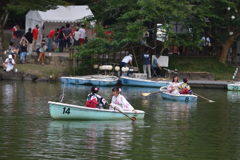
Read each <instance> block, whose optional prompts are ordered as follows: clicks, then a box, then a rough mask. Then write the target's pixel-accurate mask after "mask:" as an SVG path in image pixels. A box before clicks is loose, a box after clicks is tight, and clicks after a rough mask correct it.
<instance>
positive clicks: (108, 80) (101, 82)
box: [91, 76, 118, 86]
mask: <svg viewBox="0 0 240 160" xmlns="http://www.w3.org/2000/svg"><path fill="white" fill-rule="evenodd" d="M117 83H118V78H117V77H116V76H108V77H102V78H96V79H92V80H91V84H92V85H95V86H113V85H116V84H117Z"/></svg>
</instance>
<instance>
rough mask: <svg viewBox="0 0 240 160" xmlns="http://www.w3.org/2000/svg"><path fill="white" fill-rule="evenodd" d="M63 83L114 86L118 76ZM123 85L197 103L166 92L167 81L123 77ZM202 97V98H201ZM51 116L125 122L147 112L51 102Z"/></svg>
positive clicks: (192, 97) (194, 98) (193, 98)
mask: <svg viewBox="0 0 240 160" xmlns="http://www.w3.org/2000/svg"><path fill="white" fill-rule="evenodd" d="M61 81H62V82H63V83H64V85H65V84H74V85H81V84H84V85H85V84H92V85H96V86H111V85H112V86H113V85H116V84H117V83H118V78H117V77H116V76H104V75H90V76H81V77H62V78H61ZM121 82H122V84H123V85H129V86H144V87H161V88H160V91H159V92H160V93H161V96H162V98H163V99H167V100H172V101H185V102H196V101H197V99H198V96H199V95H198V96H196V95H186V94H180V95H173V94H170V93H169V92H168V91H167V90H166V87H165V86H166V85H167V84H168V83H169V82H168V81H166V80H163V81H152V80H146V79H137V78H130V77H121ZM228 89H229V90H240V82H238V83H235V84H229V85H228ZM200 97H201V96H200ZM48 105H49V110H50V115H51V117H52V118H53V119H58V120H66V119H71V120H125V119H129V118H133V117H134V118H136V119H143V118H144V115H145V112H144V111H141V110H136V111H137V112H136V113H135V112H124V113H121V112H119V111H117V110H108V109H97V108H88V107H85V106H78V105H73V104H67V103H61V102H53V101H49V102H48Z"/></svg>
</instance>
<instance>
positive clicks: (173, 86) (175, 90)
mask: <svg viewBox="0 0 240 160" xmlns="http://www.w3.org/2000/svg"><path fill="white" fill-rule="evenodd" d="M180 86H181V83H179V82H178V77H177V76H176V75H175V76H173V80H172V82H170V84H169V85H168V87H167V90H168V91H169V93H171V94H174V95H179V94H180V93H179V88H180Z"/></svg>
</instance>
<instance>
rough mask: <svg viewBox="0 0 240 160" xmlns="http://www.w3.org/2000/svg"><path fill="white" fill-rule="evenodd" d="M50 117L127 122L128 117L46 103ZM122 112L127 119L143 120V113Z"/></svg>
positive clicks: (102, 110)
mask: <svg viewBox="0 0 240 160" xmlns="http://www.w3.org/2000/svg"><path fill="white" fill-rule="evenodd" d="M48 105H49V111H50V115H51V117H52V118H53V119H59V120H129V118H128V117H126V116H125V115H123V114H122V113H120V112H118V111H115V110H108V109H98V108H89V107H84V106H77V105H72V104H66V103H60V102H53V101H48ZM136 111H137V113H135V112H124V113H125V114H127V115H128V116H129V117H136V118H137V119H143V118H144V115H145V112H144V111H141V110H136Z"/></svg>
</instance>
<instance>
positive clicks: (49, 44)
mask: <svg viewBox="0 0 240 160" xmlns="http://www.w3.org/2000/svg"><path fill="white" fill-rule="evenodd" d="M56 30H57V29H55V30H54V29H52V30H51V31H50V32H49V35H48V51H49V52H51V51H52V41H53V39H54V35H55V31H56Z"/></svg>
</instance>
